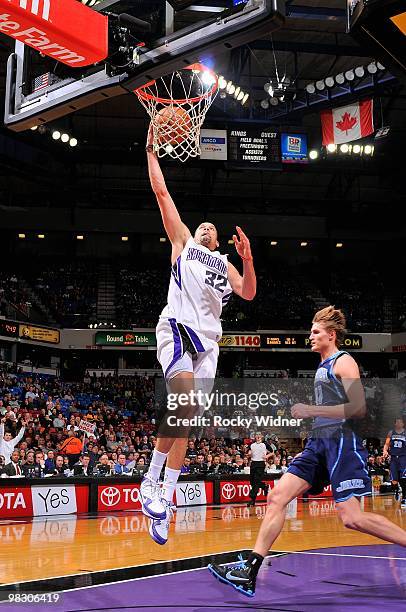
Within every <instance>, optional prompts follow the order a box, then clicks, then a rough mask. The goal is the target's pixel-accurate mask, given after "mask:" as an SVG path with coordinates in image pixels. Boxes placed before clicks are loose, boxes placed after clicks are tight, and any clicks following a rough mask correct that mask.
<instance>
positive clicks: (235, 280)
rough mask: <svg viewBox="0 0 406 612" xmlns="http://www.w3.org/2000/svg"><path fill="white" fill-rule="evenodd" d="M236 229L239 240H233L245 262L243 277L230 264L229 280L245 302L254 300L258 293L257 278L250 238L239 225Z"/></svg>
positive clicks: (234, 237) (234, 238) (235, 238)
mask: <svg viewBox="0 0 406 612" xmlns="http://www.w3.org/2000/svg"><path fill="white" fill-rule="evenodd" d="M236 229H237V233H238V238H237V236H235V235H234V236H233V240H234V244H235V248H236V251H237V253H238V255H239V256H240V257H241V259H242V260H243V275H242V276H241V274H240V273H239V272H238V270H237V268H236V267H235V266H233V264H231V263H230V262H229V264H228V280H229V282H230V285H231V288H232V290H233V291H234V293H236V294H237V295H239V296H240V297H242V298H243V299H244V300H253V299H254V297H255V295H256V292H257V277H256V276H255V269H254V259H253V257H252V253H251V245H250V241H249V240H248V237H247V236H246V235H245V234H244V232H243V231H242V229H241V228H240V227H238V225H237V227H236Z"/></svg>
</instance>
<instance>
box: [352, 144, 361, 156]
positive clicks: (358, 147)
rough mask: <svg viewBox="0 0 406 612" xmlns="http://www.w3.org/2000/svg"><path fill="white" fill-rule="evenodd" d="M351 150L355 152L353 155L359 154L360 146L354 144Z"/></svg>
mask: <svg viewBox="0 0 406 612" xmlns="http://www.w3.org/2000/svg"><path fill="white" fill-rule="evenodd" d="M352 152H353V153H355V155H359V154H360V153H361V146H360V145H358V144H356V145H354V146H353V147H352Z"/></svg>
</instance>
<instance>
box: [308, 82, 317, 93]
mask: <svg viewBox="0 0 406 612" xmlns="http://www.w3.org/2000/svg"><path fill="white" fill-rule="evenodd" d="M306 91H307V93H309V94H314V93H315V91H316V88H315V86H314V83H309V84H308V85H306Z"/></svg>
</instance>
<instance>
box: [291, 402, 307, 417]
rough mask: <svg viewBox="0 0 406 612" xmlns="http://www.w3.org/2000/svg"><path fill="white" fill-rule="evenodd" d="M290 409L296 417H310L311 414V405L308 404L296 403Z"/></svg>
mask: <svg viewBox="0 0 406 612" xmlns="http://www.w3.org/2000/svg"><path fill="white" fill-rule="evenodd" d="M290 410H291V413H292V416H293V417H294V418H295V419H308V418H309V417H310V416H311V415H310V407H309V406H306V404H295V405H294V406H292V408H291V409H290Z"/></svg>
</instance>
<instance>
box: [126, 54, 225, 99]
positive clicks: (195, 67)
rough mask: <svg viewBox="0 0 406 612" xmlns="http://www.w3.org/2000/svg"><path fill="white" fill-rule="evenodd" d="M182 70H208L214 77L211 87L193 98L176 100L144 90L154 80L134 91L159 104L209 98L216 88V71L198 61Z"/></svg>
mask: <svg viewBox="0 0 406 612" xmlns="http://www.w3.org/2000/svg"><path fill="white" fill-rule="evenodd" d="M183 70H199V72H209V73H210V74H211V75H213V77H214V78H215V82H214V83H213V85H212V87H211V88H210V89H209V90H208V91H206V93H204V94H203V95H201V96H196V97H195V98H184V99H177V100H176V99H174V98H160V97H159V96H154V94H150V93H148V92H147V91H146V90H147V88H148V87H151V86H152V85H155V83H156V81H155V80H154V81H149V82H148V83H145V85H142V86H141V87H138V88H137V89H134V93H135V94H136V95H137V96H138V97H139V98H141V99H142V100H145V101H148V100H155V102H159V103H160V104H165V105H167V106H169V105H171V104H173V103H174V102H176V104H186V103H193V104H194V103H196V102H200V101H201V100H204V99H205V98H209V97H210V96H212V95H213V94H214V92H215V91H216V90H217V88H218V77H217V75H216V73H215V72H213V70H211V69H210V68H207V66H205V65H204V64H200V63H196V64H191V65H190V66H186V67H185V68H183Z"/></svg>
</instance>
